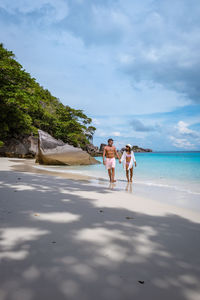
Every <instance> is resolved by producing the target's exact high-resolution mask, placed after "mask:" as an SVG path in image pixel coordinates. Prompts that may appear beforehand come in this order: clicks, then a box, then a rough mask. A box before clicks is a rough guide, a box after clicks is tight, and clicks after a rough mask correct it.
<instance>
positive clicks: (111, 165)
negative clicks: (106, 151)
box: [106, 157, 115, 170]
mask: <svg viewBox="0 0 200 300" xmlns="http://www.w3.org/2000/svg"><path fill="white" fill-rule="evenodd" d="M113 168H115V158H114V157H113V158H106V169H107V170H108V169H113Z"/></svg>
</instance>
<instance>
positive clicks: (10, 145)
mask: <svg viewBox="0 0 200 300" xmlns="http://www.w3.org/2000/svg"><path fill="white" fill-rule="evenodd" d="M37 150H38V138H36V137H33V136H25V137H17V138H11V139H9V140H7V141H5V142H4V145H3V146H2V147H0V156H7V157H18V158H34V157H35V155H36V153H37Z"/></svg>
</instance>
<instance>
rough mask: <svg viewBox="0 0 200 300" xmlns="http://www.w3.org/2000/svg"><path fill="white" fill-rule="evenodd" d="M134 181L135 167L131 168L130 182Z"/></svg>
mask: <svg viewBox="0 0 200 300" xmlns="http://www.w3.org/2000/svg"><path fill="white" fill-rule="evenodd" d="M132 181H133V167H132V168H131V169H130V182H132Z"/></svg>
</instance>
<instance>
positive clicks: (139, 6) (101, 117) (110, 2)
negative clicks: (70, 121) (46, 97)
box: [0, 0, 200, 151]
mask: <svg viewBox="0 0 200 300" xmlns="http://www.w3.org/2000/svg"><path fill="white" fill-rule="evenodd" d="M0 42H1V43H3V44H4V46H5V47H6V48H7V49H8V50H12V51H13V52H14V53H15V55H16V59H17V60H18V61H19V62H20V63H21V64H22V65H23V67H24V68H25V70H26V71H27V72H29V73H30V74H31V75H32V76H33V77H34V78H36V80H37V81H38V82H39V83H40V84H41V85H42V86H43V87H44V88H47V89H48V90H49V91H50V92H51V93H52V94H53V95H54V96H56V97H57V98H59V99H60V101H61V102H62V103H63V104H65V105H69V106H71V107H73V108H76V109H82V110H83V111H84V112H85V114H86V115H88V116H89V117H91V118H92V119H93V125H94V126H95V127H96V128H97V130H96V132H95V135H94V139H93V143H94V144H95V145H97V146H99V145H100V144H101V143H106V142H107V139H108V138H109V137H112V138H113V139H114V141H115V145H116V146H117V148H121V147H123V146H124V145H125V144H126V143H130V144H132V145H138V146H140V147H144V148H151V149H153V150H154V151H163V150H167V151H183V150H185V151H190V150H193V151H196V150H200V2H199V0H190V1H188V0H162V1H160V0H142V1H139V0H34V1H31V0H18V1H10V0H0Z"/></svg>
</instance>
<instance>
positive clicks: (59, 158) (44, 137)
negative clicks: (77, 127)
mask: <svg viewBox="0 0 200 300" xmlns="http://www.w3.org/2000/svg"><path fill="white" fill-rule="evenodd" d="M38 133H39V139H38V155H37V159H36V161H37V162H39V163H40V164H45V165H69V166H71V165H91V164H97V163H99V162H98V161H97V160H96V159H95V158H94V157H91V156H90V155H89V154H88V153H87V152H86V151H83V150H82V149H81V148H75V147H73V146H71V145H69V144H65V143H63V142H62V141H60V140H56V139H55V138H53V137H52V136H51V135H50V134H48V133H47V132H44V131H42V130H38Z"/></svg>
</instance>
